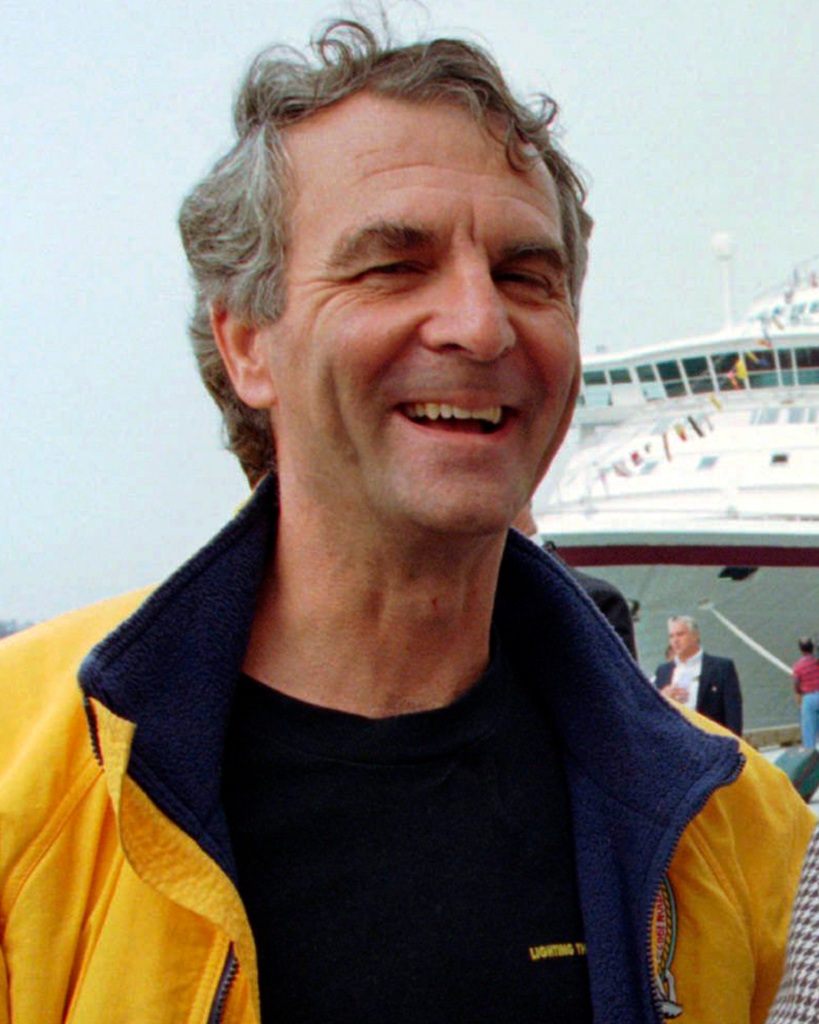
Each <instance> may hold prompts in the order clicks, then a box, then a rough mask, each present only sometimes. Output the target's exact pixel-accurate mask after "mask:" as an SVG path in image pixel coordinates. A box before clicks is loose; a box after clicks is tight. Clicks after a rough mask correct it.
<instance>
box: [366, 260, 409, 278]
mask: <svg viewBox="0 0 819 1024" xmlns="http://www.w3.org/2000/svg"><path fill="white" fill-rule="evenodd" d="M420 271H421V268H420V267H419V266H418V264H417V263H411V262H410V261H409V260H396V261H395V262H393V263H379V264H377V265H376V266H374V267H368V268H367V270H365V271H364V272H363V274H364V275H366V274H384V275H386V276H395V275H396V274H417V273H420Z"/></svg>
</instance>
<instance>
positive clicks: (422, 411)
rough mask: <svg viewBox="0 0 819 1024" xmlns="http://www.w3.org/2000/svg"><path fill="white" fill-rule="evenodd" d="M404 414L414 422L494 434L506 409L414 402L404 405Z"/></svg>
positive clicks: (448, 428)
mask: <svg viewBox="0 0 819 1024" xmlns="http://www.w3.org/2000/svg"><path fill="white" fill-rule="evenodd" d="M403 412H404V414H405V415H406V416H407V417H408V418H409V419H411V420H412V421H413V422H414V423H420V424H424V425H429V426H434V427H437V428H438V429H439V430H440V429H444V430H451V431H460V432H463V433H473V434H474V433H481V434H494V433H495V431H496V430H500V428H501V427H502V426H503V423H504V420H505V418H506V417H505V411H504V409H503V407H502V406H500V405H490V406H487V407H486V408H485V409H465V408H463V407H462V406H459V405H450V404H448V403H446V402H414V403H412V404H410V405H405V406H403Z"/></svg>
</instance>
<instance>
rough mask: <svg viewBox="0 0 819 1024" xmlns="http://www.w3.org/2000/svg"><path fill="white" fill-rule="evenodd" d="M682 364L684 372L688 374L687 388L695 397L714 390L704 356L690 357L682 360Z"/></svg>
mask: <svg viewBox="0 0 819 1024" xmlns="http://www.w3.org/2000/svg"><path fill="white" fill-rule="evenodd" d="M682 362H683V367H684V368H685V372H686V373H687V374H688V384H689V387H690V388H691V391H692V392H693V393H694V394H695V395H700V394H703V393H704V392H706V391H713V390H714V382H713V381H712V380H711V373H710V371H709V369H708V360H707V359H706V358H705V356H692V357H690V358H688V359H683V361H682Z"/></svg>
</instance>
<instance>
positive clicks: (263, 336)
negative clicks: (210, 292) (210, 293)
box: [210, 307, 276, 409]
mask: <svg viewBox="0 0 819 1024" xmlns="http://www.w3.org/2000/svg"><path fill="white" fill-rule="evenodd" d="M210 326H211V330H212V331H213V337H214V339H215V341H216V345H217V347H218V349H219V354H220V355H221V356H222V361H223V362H224V364H225V369H226V370H227V372H228V376H229V377H230V380H231V383H232V384H233V387H234V389H235V390H236V394H237V395H238V396H239V398H241V399H242V401H243V402H244V403H245V405H249V406H250V407H251V409H269V408H270V407H271V406H272V405H274V404H275V402H276V388H275V385H274V382H273V374H272V371H271V369H270V362H269V359H268V354H267V353H268V345H269V344H270V328H269V327H267V328H264V327H253V326H251V325H249V324H246V323H244V322H243V321H241V320H239V319H238V318H237V317H236V316H234V314H233V313H231V312H229V311H228V310H227V309H224V308H219V307H214V308H212V309H211V311H210Z"/></svg>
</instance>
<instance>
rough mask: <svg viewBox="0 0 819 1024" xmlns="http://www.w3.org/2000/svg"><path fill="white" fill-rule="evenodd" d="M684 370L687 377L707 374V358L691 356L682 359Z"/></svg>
mask: <svg viewBox="0 0 819 1024" xmlns="http://www.w3.org/2000/svg"><path fill="white" fill-rule="evenodd" d="M682 362H683V366H684V367H685V372H686V373H687V374H688V376H689V377H703V376H707V375H708V360H707V359H706V358H705V356H693V357H691V358H689V359H683V361H682Z"/></svg>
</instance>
